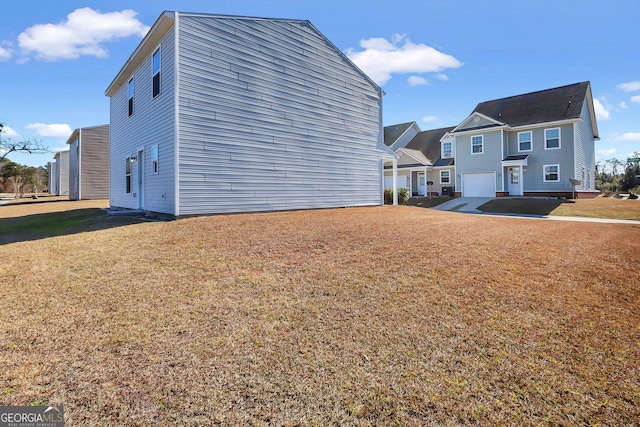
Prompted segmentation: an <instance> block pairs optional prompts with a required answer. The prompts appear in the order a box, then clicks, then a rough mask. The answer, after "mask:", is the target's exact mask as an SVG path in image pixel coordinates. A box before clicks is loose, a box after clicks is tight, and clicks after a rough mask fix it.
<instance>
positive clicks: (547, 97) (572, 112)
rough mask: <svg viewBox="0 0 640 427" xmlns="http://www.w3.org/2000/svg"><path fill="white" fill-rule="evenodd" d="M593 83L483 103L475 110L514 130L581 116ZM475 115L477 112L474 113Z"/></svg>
mask: <svg viewBox="0 0 640 427" xmlns="http://www.w3.org/2000/svg"><path fill="white" fill-rule="evenodd" d="M588 89H589V82H582V83H575V84H571V85H568V86H561V87H557V88H553V89H546V90H541V91H537V92H531V93H526V94H524V95H516V96H510V97H508V98H501V99H494V100H493V101H486V102H481V103H480V104H478V105H477V106H476V108H475V110H473V112H474V113H480V114H483V115H485V116H487V117H490V118H492V119H494V120H497V121H499V122H502V123H506V124H507V125H509V126H511V127H515V126H524V125H530V124H535V123H549V122H556V121H561V120H568V119H576V118H579V117H580V113H581V111H582V105H583V103H584V101H585V98H586V96H587V90H588ZM472 114H473V113H472Z"/></svg>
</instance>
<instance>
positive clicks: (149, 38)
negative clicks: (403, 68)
mask: <svg viewBox="0 0 640 427" xmlns="http://www.w3.org/2000/svg"><path fill="white" fill-rule="evenodd" d="M180 15H184V16H196V17H203V18H215V19H229V20H232V19H242V20H246V21H271V22H281V23H285V24H286V23H289V24H297V25H304V26H306V27H308V28H310V29H311V30H312V31H313V32H315V33H316V34H318V35H319V36H320V37H322V39H323V40H324V41H325V42H326V46H327V48H328V49H331V50H333V51H334V53H336V54H337V55H339V56H340V57H341V58H342V59H343V60H344V61H345V62H347V63H348V64H350V66H351V67H352V68H353V70H354V71H355V72H356V73H357V74H360V75H361V76H362V77H363V78H364V79H365V80H366V81H367V82H369V83H370V84H371V85H372V86H373V87H374V88H375V89H376V90H377V91H380V94H381V95H384V91H383V90H382V88H381V87H380V86H379V85H378V84H377V83H376V82H374V81H373V80H372V79H371V77H369V76H368V75H367V74H366V73H365V72H364V71H362V70H361V69H360V68H359V67H358V66H357V65H356V64H355V63H354V62H353V61H352V60H351V59H349V57H348V56H347V55H346V54H345V53H344V52H343V51H342V50H340V49H338V47H337V46H336V45H334V44H333V42H331V40H329V39H328V38H327V37H326V36H325V35H324V34H322V33H321V32H320V31H319V30H318V29H317V28H316V27H314V26H313V24H312V23H311V22H310V21H308V20H305V19H285V18H256V17H252V16H238V15H220V14H209V13H188V12H177V11H164V12H162V13H161V14H160V16H159V17H158V19H157V20H156V22H155V23H154V24H153V25H152V26H151V29H150V30H149V32H148V33H147V34H146V35H145V36H144V38H143V39H142V41H141V42H140V44H139V45H138V47H136V49H135V50H134V51H133V53H132V54H131V56H130V57H129V59H127V62H125V64H124V65H123V66H122V68H121V69H120V71H119V72H118V74H117V75H116V77H115V78H114V79H113V81H112V82H111V84H110V85H109V87H107V89H106V90H105V95H106V96H113V95H115V93H116V92H117V90H118V89H119V88H120V87H121V86H122V85H123V84H125V83H126V82H127V81H128V79H129V77H130V76H131V75H132V73H133V72H134V71H135V70H136V69H137V68H138V66H139V65H140V64H141V63H142V61H144V60H145V58H146V57H147V56H148V55H149V54H150V53H151V51H152V50H153V49H155V48H156V47H157V44H158V43H159V42H160V40H161V39H162V37H164V35H165V34H166V33H167V32H168V31H169V30H170V29H171V27H173V26H174V25H175V22H176V20H178V18H179V16H180Z"/></svg>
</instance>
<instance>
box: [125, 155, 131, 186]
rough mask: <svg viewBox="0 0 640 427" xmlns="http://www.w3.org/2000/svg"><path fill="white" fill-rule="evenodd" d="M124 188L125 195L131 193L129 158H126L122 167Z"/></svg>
mask: <svg viewBox="0 0 640 427" xmlns="http://www.w3.org/2000/svg"><path fill="white" fill-rule="evenodd" d="M124 177H125V182H126V184H125V188H126V192H127V194H129V193H131V157H127V162H126V164H125V167H124Z"/></svg>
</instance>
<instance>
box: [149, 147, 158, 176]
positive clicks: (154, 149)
mask: <svg viewBox="0 0 640 427" xmlns="http://www.w3.org/2000/svg"><path fill="white" fill-rule="evenodd" d="M154 163H155V164H154ZM151 171H152V172H153V175H158V174H159V173H160V148H159V147H158V144H156V145H154V146H152V147H151Z"/></svg>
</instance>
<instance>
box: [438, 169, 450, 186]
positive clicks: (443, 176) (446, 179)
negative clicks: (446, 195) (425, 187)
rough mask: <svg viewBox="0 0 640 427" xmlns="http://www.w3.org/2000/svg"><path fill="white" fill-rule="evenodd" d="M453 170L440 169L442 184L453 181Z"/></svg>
mask: <svg viewBox="0 0 640 427" xmlns="http://www.w3.org/2000/svg"><path fill="white" fill-rule="evenodd" d="M450 174H451V172H450V171H440V184H450V183H451V175H450Z"/></svg>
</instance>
